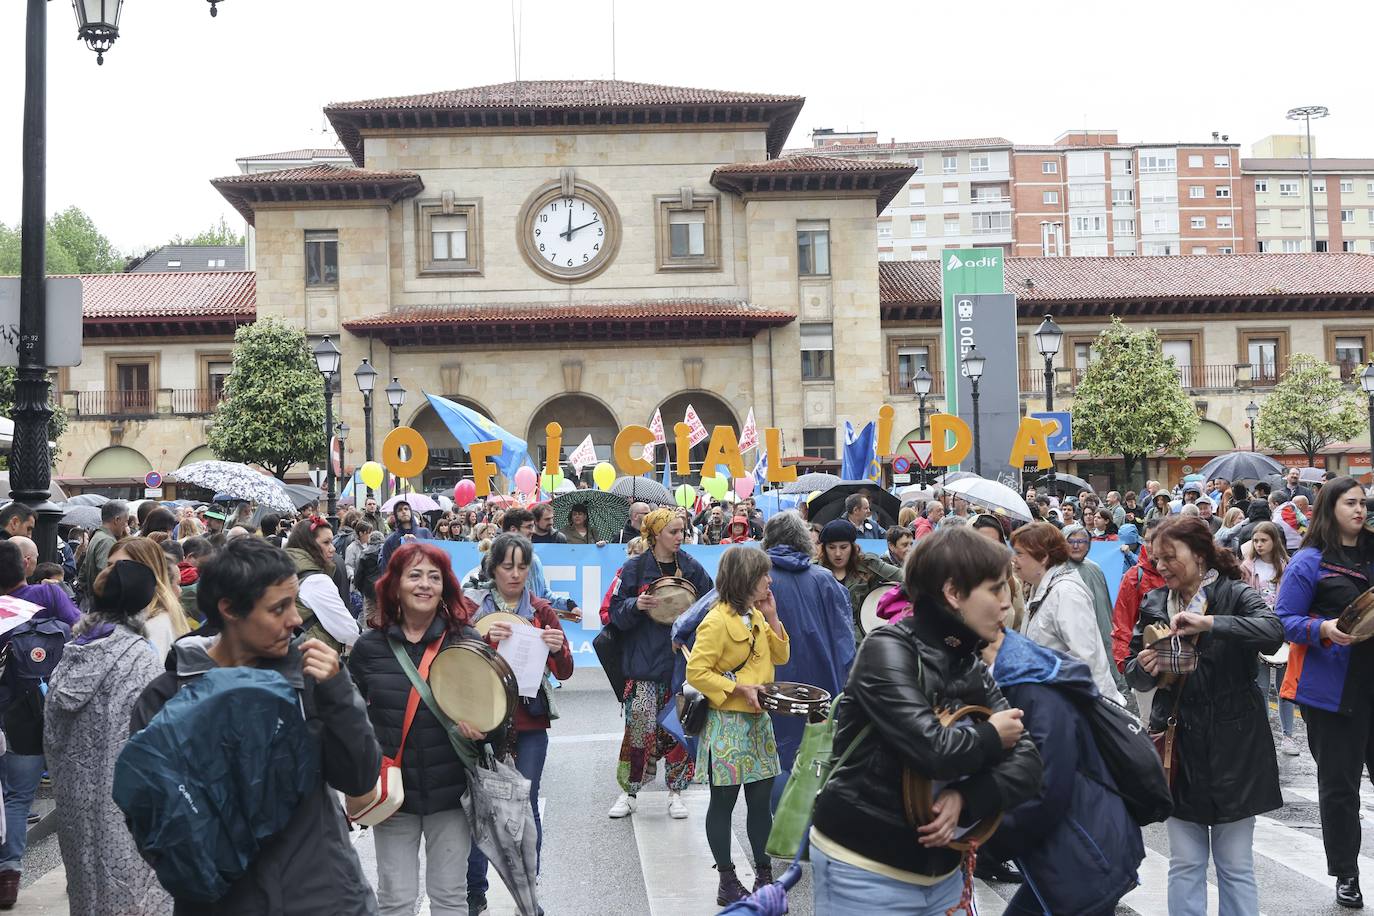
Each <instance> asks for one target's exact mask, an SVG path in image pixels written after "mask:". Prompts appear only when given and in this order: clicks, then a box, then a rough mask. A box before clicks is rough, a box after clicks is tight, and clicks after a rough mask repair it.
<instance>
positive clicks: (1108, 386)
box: [1072, 318, 1198, 486]
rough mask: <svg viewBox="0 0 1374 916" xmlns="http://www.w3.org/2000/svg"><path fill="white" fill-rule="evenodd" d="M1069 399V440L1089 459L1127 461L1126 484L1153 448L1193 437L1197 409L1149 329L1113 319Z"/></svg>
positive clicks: (1180, 444)
mask: <svg viewBox="0 0 1374 916" xmlns="http://www.w3.org/2000/svg"><path fill="white" fill-rule="evenodd" d="M1093 349H1094V350H1095V351H1096V353H1097V359H1096V360H1094V361H1093V362H1090V363H1089V364H1088V369H1087V371H1086V372H1084V373H1083V377H1082V379H1081V380H1080V381H1079V383H1078V390H1077V392H1076V393H1075V395H1074V401H1073V408H1072V415H1073V436H1074V441H1075V442H1076V443H1077V444H1078V446H1079V447H1081V448H1086V449H1087V450H1088V451H1090V452H1091V453H1092V454H1094V455H1121V456H1122V457H1123V458H1125V459H1126V481H1127V485H1128V486H1129V485H1130V484H1131V483H1132V482H1134V481H1135V479H1136V478H1135V477H1134V476H1133V474H1132V469H1133V468H1134V467H1136V465H1137V462H1139V466H1140V469H1141V472H1142V473H1143V472H1144V468H1145V465H1144V460H1145V456H1146V455H1148V454H1149V453H1150V452H1153V451H1155V450H1157V449H1171V450H1174V449H1181V448H1183V447H1184V446H1186V445H1187V444H1188V443H1189V442H1192V441H1193V436H1194V435H1196V434H1197V426H1198V416H1197V409H1196V408H1195V407H1194V406H1193V404H1192V402H1191V401H1189V400H1188V396H1187V395H1186V394H1185V393H1184V391H1183V386H1182V385H1181V384H1180V383H1179V376H1178V367H1177V366H1176V365H1175V364H1174V360H1173V358H1172V357H1165V356H1164V354H1163V349H1162V347H1161V346H1160V343H1159V337H1158V336H1156V334H1155V332H1154V331H1152V330H1149V329H1148V328H1147V329H1143V330H1133V329H1131V328H1128V327H1127V326H1126V325H1124V324H1122V322H1121V319H1119V318H1113V319H1112V325H1111V327H1109V328H1107V329H1106V330H1105V331H1103V332H1102V333H1101V334H1099V335H1097V340H1096V341H1094V342H1093Z"/></svg>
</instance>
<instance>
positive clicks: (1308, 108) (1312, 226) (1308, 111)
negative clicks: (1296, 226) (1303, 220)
mask: <svg viewBox="0 0 1374 916" xmlns="http://www.w3.org/2000/svg"><path fill="white" fill-rule="evenodd" d="M1329 114H1331V111H1330V110H1329V109H1328V108H1327V107H1326V106H1325V105H1301V106H1299V107H1297V108H1290V109H1288V114H1287V115H1286V117H1287V118H1288V120H1290V121H1302V122H1303V123H1304V124H1305V125H1306V126H1307V225H1308V228H1309V230H1310V233H1309V234H1310V238H1311V241H1312V251H1314V252H1315V251H1316V250H1317V203H1316V195H1315V193H1314V192H1313V190H1312V119H1313V118H1324V117H1326V116H1327V115H1329Z"/></svg>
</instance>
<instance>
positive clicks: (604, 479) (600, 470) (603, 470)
mask: <svg viewBox="0 0 1374 916" xmlns="http://www.w3.org/2000/svg"><path fill="white" fill-rule="evenodd" d="M592 480H593V481H594V482H595V483H596V486H597V489H600V490H609V489H610V488H611V484H613V483H615V468H614V467H613V466H612V465H611V463H610V462H609V461H602V462H601V463H599V464H598V465H597V466H596V467H594V468H592Z"/></svg>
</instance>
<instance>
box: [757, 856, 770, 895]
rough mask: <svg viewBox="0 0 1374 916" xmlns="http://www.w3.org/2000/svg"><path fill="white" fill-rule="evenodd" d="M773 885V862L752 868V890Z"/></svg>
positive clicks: (762, 863)
mask: <svg viewBox="0 0 1374 916" xmlns="http://www.w3.org/2000/svg"><path fill="white" fill-rule="evenodd" d="M772 883H773V860H772V859H769V860H767V861H765V862H759V863H758V864H756V865H755V866H754V890H755V891H757V890H758V889H759V888H761V887H767V886H768V885H770V884H772Z"/></svg>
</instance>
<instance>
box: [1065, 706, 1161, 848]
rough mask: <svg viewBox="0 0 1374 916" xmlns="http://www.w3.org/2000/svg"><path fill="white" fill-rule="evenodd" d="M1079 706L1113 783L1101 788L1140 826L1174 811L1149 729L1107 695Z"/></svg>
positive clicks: (1153, 821)
mask: <svg viewBox="0 0 1374 916" xmlns="http://www.w3.org/2000/svg"><path fill="white" fill-rule="evenodd" d="M1082 708H1083V713H1084V716H1085V717H1086V718H1087V720H1088V722H1089V724H1090V725H1091V726H1092V731H1093V743H1094V744H1096V745H1097V752H1098V753H1099V754H1101V755H1102V762H1103V763H1104V764H1106V766H1107V772H1108V773H1110V774H1111V777H1112V780H1111V781H1112V783H1114V785H1113V784H1108V783H1105V782H1101V785H1102V787H1103V788H1105V789H1107V790H1108V791H1110V792H1112V793H1113V794H1114V795H1117V796H1119V797H1120V798H1121V800H1122V801H1123V802H1125V803H1126V811H1127V813H1129V814H1130V815H1131V817H1132V818H1133V819H1134V820H1135V822H1136V823H1137V824H1139V825H1141V826H1142V827H1143V826H1145V825H1146V824H1158V823H1161V822H1163V821H1165V820H1167V819H1168V817H1169V815H1170V814H1172V813H1173V810H1174V796H1173V793H1172V792H1171V791H1169V780H1168V778H1167V777H1166V776H1165V775H1164V764H1163V763H1162V762H1161V761H1160V759H1159V752H1158V751H1157V750H1155V745H1154V742H1153V741H1151V740H1150V734H1149V729H1148V728H1147V727H1146V726H1145V725H1143V724H1141V721H1140V720H1139V719H1137V718H1136V717H1135V716H1133V715H1131V712H1130V710H1128V709H1127V708H1126V707H1124V706H1122V705H1120V704H1119V703H1113V702H1112V701H1111V700H1109V699H1107V698H1106V697H1102V696H1099V697H1097V698H1096V699H1095V700H1093V701H1092V702H1091V703H1085V704H1082ZM1147 714H1148V713H1147ZM1085 775H1087V774H1085ZM1090 778H1091V777H1090ZM1098 782H1100V780H1098Z"/></svg>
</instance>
